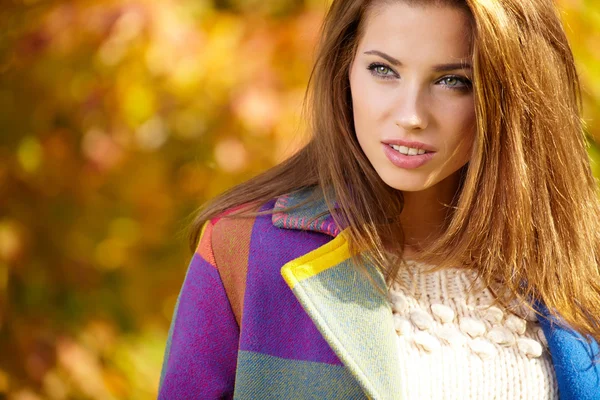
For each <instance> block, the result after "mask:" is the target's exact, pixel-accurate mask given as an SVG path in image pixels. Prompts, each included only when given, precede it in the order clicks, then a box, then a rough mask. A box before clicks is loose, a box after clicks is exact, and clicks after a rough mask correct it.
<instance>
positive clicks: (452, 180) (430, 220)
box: [400, 173, 459, 258]
mask: <svg viewBox="0 0 600 400" xmlns="http://www.w3.org/2000/svg"><path fill="white" fill-rule="evenodd" d="M458 184H459V176H458V173H454V174H452V175H451V176H449V177H448V178H446V179H444V180H443V181H441V182H439V183H437V184H436V185H435V186H432V187H430V188H427V189H425V190H421V191H418V192H403V195H404V208H403V210H402V214H401V216H400V222H401V224H402V229H403V230H404V239H405V252H404V254H405V257H406V258H412V256H414V255H415V253H416V252H417V251H418V249H419V248H422V247H424V246H426V245H427V244H429V243H430V242H431V241H433V240H435V239H437V238H438V237H439V236H440V235H441V234H442V233H443V232H444V230H445V227H446V221H447V218H448V217H449V216H450V213H451V212H452V209H451V208H450V207H449V205H451V204H452V200H453V197H454V195H455V193H456V190H457V189H458Z"/></svg>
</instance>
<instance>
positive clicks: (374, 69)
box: [367, 63, 396, 79]
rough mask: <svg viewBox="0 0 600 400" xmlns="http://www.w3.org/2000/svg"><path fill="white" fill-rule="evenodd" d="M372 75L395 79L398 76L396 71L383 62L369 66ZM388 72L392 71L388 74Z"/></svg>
mask: <svg viewBox="0 0 600 400" xmlns="http://www.w3.org/2000/svg"><path fill="white" fill-rule="evenodd" d="M367 69H368V70H369V72H370V73H371V75H373V76H376V77H378V78H382V79H394V78H395V77H396V73H395V72H394V71H393V70H392V69H391V68H390V67H388V66H387V65H385V64H381V63H372V64H371V65H369V66H368V67H367ZM386 72H391V75H390V74H387V73H386Z"/></svg>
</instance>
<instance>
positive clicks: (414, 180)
mask: <svg viewBox="0 0 600 400" xmlns="http://www.w3.org/2000/svg"><path fill="white" fill-rule="evenodd" d="M379 176H380V178H381V179H382V180H383V182H384V183H385V184H386V185H388V186H390V187H391V188H393V189H396V190H400V191H403V192H419V191H421V190H425V189H427V188H429V187H430V186H431V185H428V184H427V182H426V181H425V179H424V178H423V177H407V176H398V175H396V176H382V175H379Z"/></svg>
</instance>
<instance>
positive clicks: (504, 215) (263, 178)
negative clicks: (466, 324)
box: [190, 0, 600, 341]
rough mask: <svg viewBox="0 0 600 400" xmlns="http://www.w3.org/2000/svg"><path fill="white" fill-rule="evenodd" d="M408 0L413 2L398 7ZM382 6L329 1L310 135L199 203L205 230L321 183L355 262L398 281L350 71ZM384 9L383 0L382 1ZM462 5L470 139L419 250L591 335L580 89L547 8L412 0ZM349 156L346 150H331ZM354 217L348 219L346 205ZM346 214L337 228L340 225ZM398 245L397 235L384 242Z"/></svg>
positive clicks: (592, 237) (595, 280) (590, 207)
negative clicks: (452, 191) (440, 213)
mask: <svg viewBox="0 0 600 400" xmlns="http://www.w3.org/2000/svg"><path fill="white" fill-rule="evenodd" d="M400 1H409V0H400ZM381 2H382V1H381V0H334V1H333V3H332V5H331V7H330V9H329V11H328V13H327V15H326V18H325V20H324V22H323V25H322V28H321V36H320V42H319V44H318V53H317V58H316V62H315V65H314V68H313V70H312V73H311V75H310V80H309V84H308V90H307V92H306V96H305V99H304V101H305V102H304V105H305V112H306V113H307V115H308V120H309V121H310V125H309V127H310V131H311V132H310V133H311V135H312V136H311V139H310V141H309V142H308V144H307V145H306V146H305V147H303V148H302V149H301V150H300V151H299V152H297V153H296V154H295V155H293V156H292V157H290V158H289V159H288V160H286V161H284V162H282V163H281V164H279V165H277V166H275V167H273V168H271V169H269V170H268V171H266V172H264V173H263V174H261V175H259V176H257V177H255V178H253V179H251V180H249V181H246V182H244V183H242V184H240V185H238V186H235V187H234V188H232V189H230V190H229V191H227V192H225V193H224V194H222V195H220V196H218V197H217V198H215V199H213V200H212V201H211V202H210V203H209V204H208V205H206V206H204V207H203V208H202V209H201V211H200V212H199V213H198V215H197V216H196V218H195V221H194V224H193V228H192V233H191V235H190V247H191V249H192V250H194V249H195V247H196V243H197V241H198V238H199V233H200V229H201V227H202V225H203V224H204V223H205V222H206V221H207V220H209V219H211V218H213V217H215V216H216V215H218V214H221V213H222V212H223V211H225V210H227V209H230V208H232V207H236V206H240V205H243V204H263V203H265V202H267V201H269V200H272V199H274V198H276V197H277V196H280V195H282V194H287V193H291V192H293V191H295V190H299V189H302V188H306V187H309V186H316V187H321V188H325V187H328V188H331V189H332V190H331V191H323V194H324V195H325V199H326V201H327V204H328V206H329V209H330V210H331V211H333V201H334V200H335V202H336V203H337V207H338V208H339V210H340V211H339V212H338V213H335V214H333V215H334V217H335V218H336V220H337V221H338V222H339V223H340V224H344V225H347V226H348V228H349V229H348V233H349V245H350V249H351V251H352V252H353V254H356V255H355V257H354V260H355V262H356V264H357V265H360V264H361V262H362V261H365V260H369V261H371V262H373V263H374V264H375V265H376V266H377V267H378V268H380V270H381V271H382V272H383V274H384V276H385V277H386V280H387V281H388V283H389V282H391V281H393V280H394V279H395V277H396V276H397V272H398V269H399V268H401V263H398V262H392V261H391V260H392V259H391V256H390V254H395V255H396V256H399V257H401V255H402V253H403V246H404V244H403V237H404V236H403V233H402V227H401V226H400V224H399V223H398V220H397V218H394V219H390V216H398V215H400V213H401V212H402V206H403V197H402V194H401V193H399V192H398V191H396V190H395V189H393V188H391V187H389V186H387V185H386V184H385V183H384V182H383V181H382V180H381V179H380V178H379V176H378V175H377V173H376V171H375V170H374V169H373V167H372V166H371V164H370V163H369V161H368V159H367V158H366V156H365V155H364V153H363V152H362V150H361V148H360V146H359V144H358V141H357V139H356V135H355V132H354V123H353V115H352V102H351V95H350V87H349V80H348V72H349V68H350V65H351V62H352V59H353V57H354V53H355V51H356V47H357V44H358V41H359V39H360V37H361V35H362V32H363V29H364V21H365V16H366V14H367V12H369V11H370V10H371V8H372V7H373V6H374V5H375V4H380V3H381ZM386 2H390V0H386ZM409 2H410V3H411V4H417V5H418V4H423V3H427V4H430V3H435V4H437V5H452V6H457V7H463V8H465V9H467V10H468V11H469V12H470V15H471V17H472V23H473V27H472V30H473V38H474V41H473V42H474V48H473V68H474V70H473V86H474V100H475V111H476V118H477V134H476V138H475V144H474V146H473V154H472V156H471V160H470V162H469V164H468V165H467V166H466V167H465V168H463V170H461V171H460V173H461V177H462V178H461V184H460V188H459V191H458V193H457V195H456V197H455V201H454V202H453V204H451V205H450V206H451V207H452V209H453V211H452V213H451V217H450V218H449V219H448V221H447V226H446V227H445V228H446V229H445V232H444V233H443V234H442V235H441V236H440V237H439V238H438V239H436V240H435V241H433V242H432V243H431V244H430V246H429V247H428V248H426V249H423V252H422V257H423V260H428V261H433V260H435V264H436V265H438V266H439V267H440V268H444V267H449V266H457V265H461V266H468V267H471V268H475V269H476V270H477V271H478V274H479V276H480V277H481V278H482V279H483V280H484V281H485V282H486V283H487V284H488V285H490V286H492V285H494V283H496V284H497V282H498V281H500V282H502V292H501V293H498V297H499V299H504V298H509V299H510V298H512V299H515V298H518V299H522V298H528V299H530V300H531V299H535V300H541V301H542V302H543V303H544V304H545V305H546V306H547V308H548V309H549V310H550V311H551V312H553V313H555V314H556V315H560V317H561V318H562V319H564V321H565V322H567V323H568V324H570V325H571V326H572V327H573V328H575V329H576V330H578V331H579V332H581V333H582V334H589V335H591V336H593V337H594V338H595V339H596V340H598V341H600V321H599V319H598V316H600V269H599V254H598V251H599V244H600V222H599V220H598V217H599V216H600V213H599V211H600V202H599V200H598V190H597V184H596V181H595V179H594V178H593V176H592V173H591V169H590V165H589V160H588V156H587V152H586V142H585V136H584V132H583V121H582V119H581V109H582V102H581V93H580V87H579V80H578V76H577V72H576V69H575V63H574V60H573V55H572V52H571V49H570V46H569V44H568V42H567V38H566V35H565V32H564V30H563V27H562V24H561V22H560V18H559V15H558V12H557V10H556V8H555V6H554V4H553V2H552V0H529V1H522V0H498V1H482V0H437V1H432V0H410V1H409ZM339 149H344V151H338V150H339ZM349 210H351V211H349ZM342 220H343V221H342ZM384 238H394V240H384Z"/></svg>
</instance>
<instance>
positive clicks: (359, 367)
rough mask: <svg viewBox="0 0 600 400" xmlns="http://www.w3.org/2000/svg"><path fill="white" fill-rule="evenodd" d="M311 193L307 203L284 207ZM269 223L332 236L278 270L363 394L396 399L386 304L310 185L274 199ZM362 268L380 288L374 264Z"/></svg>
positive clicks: (393, 344) (382, 284) (397, 373)
mask: <svg viewBox="0 0 600 400" xmlns="http://www.w3.org/2000/svg"><path fill="white" fill-rule="evenodd" d="M311 197H313V201H312V202H310V203H309V204H307V205H304V206H301V207H299V208H296V209H293V210H291V211H288V212H285V211H284V208H287V207H291V206H296V205H298V204H301V203H302V202H304V201H306V200H308V199H309V198H311ZM272 222H273V224H274V225H275V226H277V227H280V228H283V229H296V230H304V231H313V232H319V233H324V234H327V235H330V236H332V237H333V239H332V240H331V241H329V242H328V243H326V244H325V245H323V246H321V247H318V248H317V249H315V250H313V251H311V252H309V253H307V254H305V255H303V256H302V257H300V258H297V259H294V260H292V261H290V262H288V263H287V264H285V265H284V266H283V268H282V269H281V274H282V276H283V278H284V279H285V281H286V283H287V284H288V286H289V287H290V288H291V289H292V291H293V292H294V295H295V296H296V298H297V299H298V301H299V302H300V304H301V305H302V307H303V308H304V310H305V311H306V313H307V314H308V315H309V316H310V318H311V319H312V320H313V322H314V323H315V325H316V326H317V328H318V329H319V331H320V332H321V334H322V335H323V337H324V338H325V340H326V341H327V342H328V343H329V345H330V346H331V348H332V349H333V351H334V352H335V353H336V354H337V356H338V358H339V359H340V360H341V361H342V362H343V364H344V365H345V366H346V368H348V370H349V371H350V373H352V374H353V376H354V377H355V378H356V380H357V381H358V383H359V385H360V386H361V388H362V389H363V391H364V392H365V393H366V394H367V396H368V397H369V398H373V399H393V400H398V399H400V393H401V390H400V389H401V387H400V385H401V376H400V371H399V369H398V358H397V357H398V356H397V348H396V340H397V339H396V332H395V330H394V326H393V318H392V310H391V307H390V305H389V303H388V301H387V299H386V297H385V295H383V294H382V292H380V291H378V290H377V288H376V286H374V285H372V284H371V281H370V280H369V279H367V276H366V275H365V274H362V273H361V272H360V271H358V270H357V269H356V268H354V267H353V266H352V265H351V264H350V258H351V254H350V251H349V249H348V241H347V236H346V231H344V230H343V229H341V228H340V227H339V226H338V225H337V224H336V223H335V221H334V220H333V217H332V216H331V214H330V213H329V212H328V209H327V204H326V203H325V201H324V199H323V198H322V197H319V195H318V193H315V189H306V190H303V191H299V192H295V193H293V194H291V195H288V196H282V197H280V198H279V199H278V200H277V201H276V203H275V206H274V212H273V216H272ZM366 270H367V273H368V274H369V275H370V276H371V278H372V280H373V282H374V283H375V284H376V285H377V286H379V287H380V288H385V282H384V279H383V276H382V275H381V274H380V273H379V272H378V271H377V270H376V268H374V267H372V266H367V268H366ZM383 292H384V293H385V291H383Z"/></svg>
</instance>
